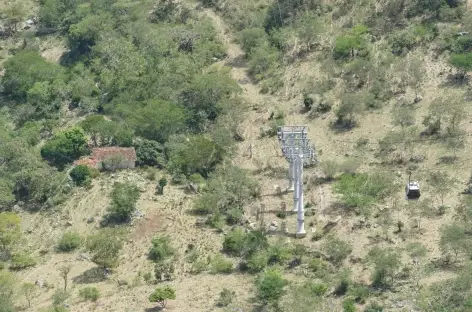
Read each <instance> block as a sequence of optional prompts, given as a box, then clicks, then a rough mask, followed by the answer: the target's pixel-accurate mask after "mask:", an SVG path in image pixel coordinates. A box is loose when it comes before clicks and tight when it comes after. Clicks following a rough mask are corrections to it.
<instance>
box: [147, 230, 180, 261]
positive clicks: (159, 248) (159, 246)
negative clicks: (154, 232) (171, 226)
mask: <svg viewBox="0 0 472 312" xmlns="http://www.w3.org/2000/svg"><path fill="white" fill-rule="evenodd" d="M151 243H152V247H151V249H150V250H149V259H151V260H153V261H156V262H159V261H163V260H166V259H168V258H170V257H172V256H173V255H174V253H175V250H174V248H172V246H171V245H170V237H168V236H161V237H155V238H153V239H152V241H151Z"/></svg>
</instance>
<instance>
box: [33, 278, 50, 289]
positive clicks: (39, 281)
mask: <svg viewBox="0 0 472 312" xmlns="http://www.w3.org/2000/svg"><path fill="white" fill-rule="evenodd" d="M34 284H35V285H38V286H39V288H43V287H45V286H46V285H47V284H46V282H45V281H44V280H37V281H36V282H34Z"/></svg>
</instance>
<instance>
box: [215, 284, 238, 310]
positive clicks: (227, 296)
mask: <svg viewBox="0 0 472 312" xmlns="http://www.w3.org/2000/svg"><path fill="white" fill-rule="evenodd" d="M234 297H236V292H235V291H233V290H229V289H227V288H223V290H222V291H221V292H220V297H219V298H218V301H217V302H216V305H217V306H219V307H226V306H229V305H230V304H231V303H232V302H233V300H234Z"/></svg>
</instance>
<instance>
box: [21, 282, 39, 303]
mask: <svg viewBox="0 0 472 312" xmlns="http://www.w3.org/2000/svg"><path fill="white" fill-rule="evenodd" d="M21 292H22V293H23V295H24V296H25V298H26V301H28V308H31V300H32V299H33V297H34V296H35V294H36V292H37V286H36V285H35V284H32V283H24V284H23V285H22V286H21Z"/></svg>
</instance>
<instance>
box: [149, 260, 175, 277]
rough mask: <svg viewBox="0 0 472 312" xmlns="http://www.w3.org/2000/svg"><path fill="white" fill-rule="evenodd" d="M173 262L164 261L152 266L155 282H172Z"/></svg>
mask: <svg viewBox="0 0 472 312" xmlns="http://www.w3.org/2000/svg"><path fill="white" fill-rule="evenodd" d="M174 270H175V266H174V261H173V260H165V261H159V262H157V263H156V264H155V265H154V276H155V277H156V281H158V282H161V281H165V280H172V279H173V277H174V276H173V275H174Z"/></svg>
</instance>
